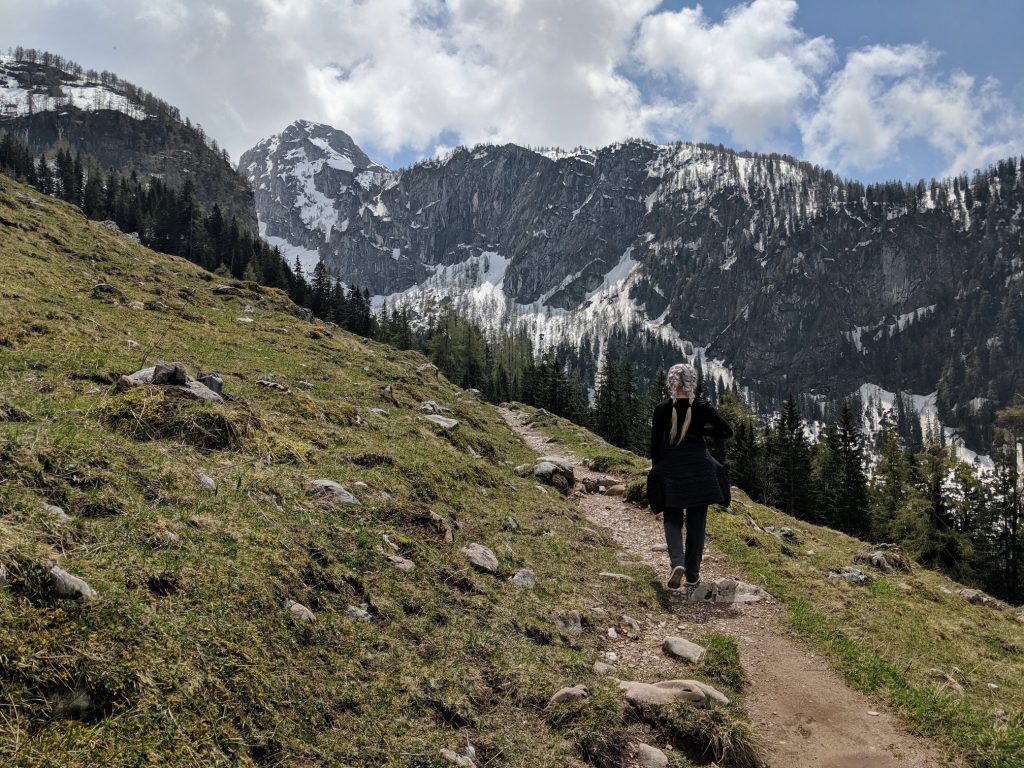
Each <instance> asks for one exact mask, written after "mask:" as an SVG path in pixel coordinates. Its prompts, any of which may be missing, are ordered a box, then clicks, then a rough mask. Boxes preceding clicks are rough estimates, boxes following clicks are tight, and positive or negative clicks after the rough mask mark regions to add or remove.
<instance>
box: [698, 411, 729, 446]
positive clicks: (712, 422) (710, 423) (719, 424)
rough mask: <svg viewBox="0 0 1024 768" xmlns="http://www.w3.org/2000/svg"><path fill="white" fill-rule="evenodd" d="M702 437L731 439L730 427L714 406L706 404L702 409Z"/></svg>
mask: <svg viewBox="0 0 1024 768" xmlns="http://www.w3.org/2000/svg"><path fill="white" fill-rule="evenodd" d="M703 432H704V435H705V437H714V438H718V439H721V440H724V439H725V438H728V437H732V427H730V426H729V424H728V423H727V422H726V420H725V419H723V418H722V417H721V416H720V415H719V413H718V411H716V410H715V408H714V406H713V405H711V404H708V405H706V406H705V407H704V430H703Z"/></svg>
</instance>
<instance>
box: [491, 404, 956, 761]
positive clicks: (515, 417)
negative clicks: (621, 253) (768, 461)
mask: <svg viewBox="0 0 1024 768" xmlns="http://www.w3.org/2000/svg"><path fill="white" fill-rule="evenodd" d="M500 410H501V415H502V417H503V418H504V419H505V421H506V422H507V423H508V425H509V426H510V427H511V428H512V430H513V431H515V432H516V433H517V434H519V435H520V436H521V437H522V438H523V440H524V441H525V442H526V443H527V444H528V445H529V446H530V447H531V448H533V449H534V450H536V451H539V452H540V453H542V454H546V455H550V456H558V457H561V458H563V459H565V460H567V461H569V462H571V463H572V465H573V467H574V470H575V473H576V479H577V481H580V480H584V479H598V478H614V477H615V476H614V475H613V474H611V473H597V472H593V471H591V470H589V469H587V468H586V467H585V466H584V464H583V462H582V461H581V460H580V458H579V457H578V456H576V455H574V454H572V453H571V452H569V451H566V450H565V449H564V448H562V447H561V446H559V445H558V444H557V443H549V442H547V441H546V438H545V437H544V436H543V435H542V434H541V433H540V432H538V431H537V430H535V429H533V428H532V427H530V426H529V425H527V424H524V423H523V422H522V421H521V420H520V414H517V413H516V412H514V411H511V410H508V409H500ZM573 496H574V497H575V499H576V502H577V503H578V504H579V506H580V508H581V509H582V511H583V513H584V515H585V516H586V518H587V519H588V520H589V521H591V522H592V523H594V524H595V525H599V526H602V527H604V528H606V529H607V530H609V531H610V532H611V534H612V536H613V537H614V539H615V541H616V542H617V544H618V546H619V547H620V549H621V550H622V551H623V552H624V553H627V554H628V555H632V556H634V557H635V558H639V560H641V561H642V562H643V563H645V564H646V565H649V566H650V567H651V569H652V570H653V571H654V572H655V573H656V574H658V577H659V579H660V580H661V581H662V582H664V580H665V579H666V578H667V576H668V570H669V568H668V555H667V554H666V553H665V552H664V551H660V550H663V549H664V543H665V537H664V532H663V529H662V522H661V516H660V515H659V516H655V515H652V514H651V513H650V511H648V510H646V509H641V508H639V507H636V506H634V505H632V504H629V503H627V502H626V501H625V500H624V499H623V498H622V497H621V496H611V495H604V494H600V493H583V494H580V493H578V492H574V493H573ZM715 514H716V513H715V512H714V511H712V513H711V514H710V515H709V517H708V536H707V538H708V544H707V546H706V548H705V553H704V563H703V566H702V569H701V578H702V579H703V580H707V579H718V578H726V577H730V578H734V577H735V575H734V574H733V573H732V572H731V569H730V564H729V561H728V560H727V559H726V558H725V557H724V556H723V555H722V554H721V553H719V552H718V551H717V550H716V549H715V547H714V537H715V524H714V516H715ZM719 514H720V513H719ZM671 613H672V616H673V617H674V619H673V620H678V623H677V624H674V625H669V626H665V627H663V628H662V627H644V628H643V631H642V632H641V633H640V636H639V639H628V638H620V639H619V640H617V641H616V642H615V646H614V650H615V652H616V653H617V655H618V657H619V660H618V662H617V666H619V667H621V668H624V669H630V670H632V671H634V672H644V673H647V674H650V675H653V676H655V677H664V676H666V675H672V676H678V666H676V664H677V662H673V661H672V660H670V659H667V658H666V657H665V656H664V654H663V653H662V651H661V643H662V641H663V639H664V637H665V636H666V635H671V634H682V635H684V636H685V635H688V634H699V632H700V631H701V630H709V631H714V632H719V633H721V634H724V635H729V636H731V637H733V638H735V639H736V641H737V644H738V646H739V650H740V659H741V663H742V664H743V667H744V669H745V670H746V673H747V677H748V678H749V684H748V686H747V689H746V692H745V697H744V701H745V705H746V708H747V711H748V712H749V714H750V719H751V723H752V724H753V726H754V729H755V730H756V731H757V733H758V734H759V736H760V738H761V739H762V741H763V744H764V746H765V751H766V755H765V756H766V758H767V760H768V764H769V765H770V766H772V768H939V766H947V765H956V763H954V762H951V761H949V760H947V759H945V758H944V757H943V756H942V754H941V751H940V750H939V749H937V748H936V747H935V746H934V745H931V744H929V743H928V742H926V741H925V740H923V739H921V738H919V737H916V736H913V735H911V734H909V733H908V732H907V731H906V729H905V728H904V727H903V726H902V725H901V724H900V722H899V721H898V719H897V718H896V716H895V715H893V714H892V713H890V712H887V711H886V710H885V709H884V708H882V706H881V705H880V704H879V703H877V702H873V701H872V700H871V699H869V698H868V697H867V696H866V695H864V694H862V693H860V692H858V691H854V690H852V689H851V688H849V687H848V686H847V685H846V684H845V683H844V682H843V681H842V679H841V678H840V677H839V675H838V674H837V673H836V672H835V671H834V670H833V669H832V668H831V667H830V666H829V664H828V662H827V661H826V660H825V659H824V658H822V657H821V656H819V655H817V654H815V653H814V652H812V651H810V650H808V649H807V648H806V647H804V646H803V645H801V644H800V643H799V642H797V641H796V640H794V639H792V638H791V637H790V636H788V635H787V634H786V633H785V631H784V630H783V629H782V626H781V618H782V616H783V614H784V608H783V607H782V606H781V605H780V604H779V603H777V602H776V601H774V600H767V601H763V602H756V603H744V604H710V603H692V602H688V601H686V600H685V599H684V598H683V594H682V593H681V592H673V593H671Z"/></svg>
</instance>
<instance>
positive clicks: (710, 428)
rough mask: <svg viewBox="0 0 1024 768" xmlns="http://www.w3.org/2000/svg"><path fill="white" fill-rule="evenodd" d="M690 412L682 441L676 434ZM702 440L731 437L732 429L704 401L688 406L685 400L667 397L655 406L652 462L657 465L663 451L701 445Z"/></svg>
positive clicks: (696, 401)
mask: <svg viewBox="0 0 1024 768" xmlns="http://www.w3.org/2000/svg"><path fill="white" fill-rule="evenodd" d="M673 407H675V411H676V419H675V424H676V428H675V432H672V409H673ZM688 410H689V411H690V414H689V416H690V419H689V421H690V423H689V425H688V426H687V428H686V435H685V437H684V438H683V440H682V441H680V440H679V435H680V433H681V432H682V431H683V426H684V425H685V424H686V416H687V411H688ZM705 437H713V438H727V437H732V428H731V427H730V426H729V425H728V424H727V423H726V422H725V420H724V419H723V418H722V417H721V416H719V415H718V411H716V410H715V408H714V407H713V406H712V405H711V404H710V403H709V402H708V401H707V400H695V401H694V402H693V405H692V406H691V405H690V402H689V400H687V399H686V398H677V399H676V400H675V401H674V406H673V400H672V399H671V398H666V399H665V400H662V401H661V402H660V403H658V404H657V405H656V406H655V407H654V415H653V417H652V419H651V461H652V462H653V463H655V464H657V463H658V462H659V461H660V460H661V457H662V454H663V452H664V451H665V450H672V449H673V448H674V447H676V445H677V444H678V445H679V446H682V445H684V444H694V443H700V444H703V442H704V438H705Z"/></svg>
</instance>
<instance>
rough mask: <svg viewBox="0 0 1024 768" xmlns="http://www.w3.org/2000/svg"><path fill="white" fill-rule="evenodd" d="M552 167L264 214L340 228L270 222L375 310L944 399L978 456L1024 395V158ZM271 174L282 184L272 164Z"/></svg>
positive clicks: (764, 389)
mask: <svg viewBox="0 0 1024 768" xmlns="http://www.w3.org/2000/svg"><path fill="white" fill-rule="evenodd" d="M310 125H313V124H310V123H306V124H303V125H300V124H293V125H292V126H290V128H289V129H288V130H291V131H292V132H293V136H298V135H299V134H301V133H302V132H303V130H308V127H309V126H310ZM304 126H305V127H304ZM316 130H317V131H319V132H321V133H323V134H326V135H330V133H329V132H330V130H333V129H330V127H329V126H323V125H320V126H319V127H318V128H316ZM339 134H340V135H341V136H343V137H344V140H346V141H347V142H349V143H350V142H351V139H350V138H349V137H348V136H347V134H343V133H341V132H339ZM339 140H340V139H339ZM261 147H262V149H261V150H260V152H256V153H254V152H253V151H250V152H248V153H246V154H245V155H243V163H242V164H241V166H240V167H241V168H242V170H243V172H245V173H247V174H250V175H251V178H252V180H253V184H254V186H256V187H257V188H259V186H260V185H261V184H264V183H268V184H269V183H270V181H269V180H268V179H267V178H266V177H265V176H264V175H262V174H261V169H262V168H263V163H264V162H266V160H267V159H268V157H266V156H265V155H266V154H267V153H266V149H267V145H266V144H265V143H264V144H261ZM549 155H550V156H546V155H544V154H542V153H538V152H535V151H533V150H529V149H526V148H522V147H516V146H515V145H504V146H492V145H482V146H478V147H474V148H472V149H468V148H457V149H456V150H453V151H452V152H451V153H449V154H448V155H446V156H444V157H442V158H439V159H435V160H427V161H423V162H422V163H418V164H416V165H413V166H411V167H410V168H407V169H403V170H401V171H393V172H387V173H384V172H382V171H380V172H378V175H377V176H375V178H374V179H373V180H370V179H368V178H367V179H365V180H366V182H367V183H366V184H359V183H353V181H352V179H351V178H348V179H345V178H341V179H336V178H334V177H335V176H336V174H333V173H332V171H331V170H330V169H329V168H324V167H321V168H320V170H319V171H318V172H317V173H314V174H312V175H309V176H308V177H307V178H305V179H304V180H303V184H304V185H305V186H304V187H303V189H304V190H306V191H304V192H302V193H299V192H297V191H296V190H295V189H292V190H288V189H284V188H278V189H276V190H274V191H272V192H270V193H268V194H266V195H264V196H262V197H261V198H260V200H259V201H258V206H257V207H258V209H259V215H260V217H261V221H263V222H265V223H266V222H274V221H277V220H279V219H283V218H284V217H286V216H288V215H291V214H290V213H289V212H290V211H291V210H292V209H293V208H294V207H295V206H294V203H295V200H296V199H297V196H298V195H299V194H306V195H307V196H309V195H311V194H312V191H310V190H315V191H316V192H317V193H318V194H322V195H324V198H325V199H326V200H330V201H333V203H334V206H333V208H334V213H335V214H336V223H337V225H338V226H331V227H329V228H327V229H320V230H313V229H312V228H310V227H308V226H301V224H296V225H295V226H294V227H293V228H291V229H289V230H287V231H284V230H282V231H278V230H276V229H274V228H273V226H270V227H267V228H266V233H267V234H268V235H277V236H280V238H281V240H280V242H279V244H280V245H281V247H282V248H283V250H285V251H288V248H289V243H291V244H292V247H300V248H301V249H303V251H304V252H305V254H306V256H307V257H308V258H310V259H311V260H312V259H313V258H315V259H323V260H324V261H325V263H326V264H327V265H328V266H329V267H330V268H331V269H332V271H334V272H335V273H336V274H338V275H339V276H340V277H341V279H343V280H346V281H353V282H356V283H358V284H361V285H362V284H365V285H369V286H370V288H371V290H372V291H373V292H374V293H376V294H377V296H378V299H377V301H378V303H381V302H384V301H390V302H392V303H405V304H408V305H411V306H412V307H413V308H414V309H417V310H420V311H423V310H425V309H426V307H427V304H428V303H429V302H436V301H439V300H445V299H447V300H451V301H453V302H454V303H455V304H456V306H458V307H460V309H462V310H463V311H465V312H466V313H467V314H470V315H475V316H477V318H478V319H480V320H481V321H482V322H484V323H485V324H487V325H491V326H492V327H494V326H497V325H501V324H503V323H507V322H510V321H511V322H526V323H528V324H531V325H532V327H533V328H534V330H535V338H536V339H537V340H538V341H540V339H541V334H543V339H544V341H545V342H546V343H547V344H551V345H555V346H556V347H558V348H560V349H564V350H565V351H566V353H567V354H569V355H570V357H571V354H572V353H571V348H572V347H573V346H574V345H579V343H580V340H581V339H582V338H583V337H584V336H585V335H587V334H590V335H591V336H592V337H593V338H594V339H595V340H597V341H600V339H601V338H602V337H603V336H604V335H606V334H607V333H608V330H609V327H613V326H618V327H627V326H629V325H637V326H640V327H644V328H647V329H649V330H651V331H653V332H655V333H658V334H661V335H663V336H664V337H665V338H666V339H667V340H668V341H670V342H672V343H673V344H674V345H675V346H676V347H677V348H680V349H683V348H686V347H687V343H688V342H689V343H690V344H692V346H693V347H696V348H702V349H704V350H705V351H707V350H708V348H710V350H711V351H713V355H712V354H707V355H706V356H707V357H708V358H712V357H714V358H718V359H719V361H720V362H721V363H725V364H726V365H727V366H728V368H729V369H730V370H731V372H732V373H733V374H734V375H735V376H736V377H737V378H738V380H739V381H740V382H741V383H742V384H743V385H744V386H747V387H752V388H754V389H757V390H759V391H760V392H761V393H762V394H764V395H766V396H769V397H776V398H777V397H779V395H778V393H779V391H780V390H783V391H784V390H785V389H787V388H793V389H797V390H800V391H803V392H809V393H812V394H819V395H825V396H826V397H830V398H837V397H843V396H845V395H846V394H848V393H850V392H853V391H856V390H857V389H858V388H859V387H860V386H861V385H862V384H864V383H866V382H875V383H878V384H880V385H882V386H884V387H885V388H886V389H889V390H891V391H897V390H902V391H910V392H917V393H921V394H924V393H930V392H935V391H938V393H939V394H938V401H939V409H940V412H941V415H942V417H943V419H944V420H945V421H946V423H947V424H951V425H953V426H955V427H956V428H958V429H961V430H963V431H966V432H967V433H969V440H970V441H971V442H973V443H974V445H975V446H976V447H985V444H986V438H985V434H986V433H985V430H984V429H975V420H976V419H977V420H978V421H980V422H984V423H989V422H990V421H991V418H992V413H994V410H996V409H997V408H998V407H999V406H1001V405H1005V404H1007V403H1008V402H1010V400H1011V398H1012V395H1013V392H1015V391H1018V390H1019V389H1020V386H1021V382H1022V381H1024V338H1022V336H1021V334H1020V333H1019V332H1018V331H1016V330H1015V329H1016V328H1019V327H1024V296H1022V291H1021V286H1022V283H1021V277H1022V276H1024V270H1022V268H1021V264H1022V262H1021V256H1022V255H1024V243H1022V241H1021V237H1020V233H1021V228H1020V210H1021V209H1020V206H1021V204H1022V201H1024V178H1022V176H1021V174H1020V172H1019V166H1018V164H1017V161H1016V159H1015V158H1011V159H1010V160H1006V161H1002V162H1000V163H998V164H997V165H995V166H993V167H992V168H990V169H988V170H987V171H985V172H984V173H981V174H979V175H978V176H977V177H976V178H975V179H973V180H968V179H967V178H966V177H955V178H953V179H948V180H944V181H942V182H938V181H935V182H932V183H929V184H925V183H924V182H919V183H918V184H917V185H916V186H912V185H904V184H880V185H871V186H866V187H865V186H864V185H862V184H860V183H858V182H854V181H848V180H843V179H841V178H839V177H838V176H836V175H835V174H833V173H831V172H830V171H827V170H824V169H820V168H817V167H815V166H813V165H811V164H809V163H802V162H800V161H796V160H794V159H792V158H789V157H788V156H781V155H758V154H748V155H744V153H736V152H733V151H731V150H727V149H724V148H719V147H713V146H710V145H697V144H685V143H679V144H671V145H656V144H652V143H650V142H646V141H640V140H637V141H632V142H624V143H621V144H616V145H611V146H609V147H606V148H602V149H600V150H597V151H596V152H594V151H591V150H576V151H571V152H564V151H553V152H549ZM274 162H275V167H279V168H280V169H283V171H281V172H284V173H286V174H287V173H288V172H289V171H288V169H289V167H290V165H289V159H288V158H287V157H285V156H284V155H283V154H279V156H277V157H275V158H274ZM318 184H319V185H323V186H324V189H323V190H322V189H320V188H319V187H318ZM331 185H333V186H331ZM326 189H331V190H332V191H331V194H327V192H325V191H324V190H326ZM332 195H336V197H335V196H332ZM322 202H324V200H321V203H322ZM289 237H292V238H293V240H298V241H300V242H293V241H292V240H289V239H288V238H289ZM485 261H486V262H487V263H486V264H485V263H484V262H485ZM491 264H497V265H498V266H497V268H496V269H494V268H492V267H491V266H490V265H491ZM951 334H952V335H951ZM951 346H953V347H956V350H955V351H951V350H950V349H949V348H950V347H951ZM598 347H600V344H598ZM979 398H982V399H983V400H984V401H985V402H987V403H990V404H991V406H988V405H984V404H983V405H982V407H981V410H982V411H985V408H988V411H985V412H981V413H979V408H978V403H979V402H980V401H979Z"/></svg>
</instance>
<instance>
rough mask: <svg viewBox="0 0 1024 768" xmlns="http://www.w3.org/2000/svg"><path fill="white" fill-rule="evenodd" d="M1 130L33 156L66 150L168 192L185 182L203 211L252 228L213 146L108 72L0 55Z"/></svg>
mask: <svg viewBox="0 0 1024 768" xmlns="http://www.w3.org/2000/svg"><path fill="white" fill-rule="evenodd" d="M0 132H7V133H10V134H12V135H14V136H15V137H17V138H19V139H21V140H22V141H24V142H25V143H27V144H28V145H29V146H30V147H31V149H32V151H33V152H34V153H35V154H37V155H38V154H41V153H43V152H47V151H50V150H51V149H54V148H57V147H61V146H65V147H68V148H70V149H71V150H72V151H75V150H81V151H82V152H85V153H88V154H90V155H92V156H93V157H94V158H96V160H97V161H99V163H100V165H102V166H103V167H104V168H105V169H108V170H116V171H119V172H121V173H123V174H125V175H128V174H130V173H132V172H135V173H137V174H138V175H139V176H140V177H141V178H146V177H149V176H158V177H160V178H161V179H163V180H164V181H165V182H167V183H169V184H171V185H172V186H181V185H182V184H184V182H185V180H186V179H190V180H191V181H192V183H193V185H194V187H195V191H196V198H197V199H198V200H199V201H200V202H201V203H203V204H204V205H205V206H206V207H212V206H213V204H215V203H216V204H218V205H219V206H220V207H221V210H222V211H223V213H224V215H225V216H228V217H229V218H230V217H232V216H234V217H236V218H237V219H238V221H239V222H240V223H241V224H243V226H248V227H249V228H250V229H251V230H252V231H253V232H255V230H256V210H255V205H254V202H253V196H252V190H251V188H250V187H249V184H248V183H247V182H246V180H245V179H244V178H242V177H241V176H240V175H239V174H238V173H237V172H236V171H235V169H234V168H232V167H231V163H230V162H229V161H228V159H227V158H226V156H225V155H224V154H223V153H222V152H221V151H220V150H218V148H217V146H216V143H215V142H213V141H212V140H210V139H208V137H206V135H205V134H204V133H203V131H202V129H201V128H199V127H198V126H194V125H192V123H191V122H190V121H188V120H184V119H182V117H181V114H180V112H179V111H178V110H177V109H176V108H174V107H172V106H171V105H169V104H167V103H166V102H164V101H162V100H161V99H159V98H157V97H155V96H154V95H153V94H151V93H149V92H147V91H144V90H143V89H141V88H139V87H138V86H135V85H132V84H131V83H128V82H126V81H124V80H121V79H120V78H118V77H117V76H116V75H113V74H112V73H110V72H102V73H99V72H95V71H89V70H83V69H82V67H80V66H79V65H77V64H75V63H74V62H70V61H67V60H65V59H63V58H62V57H59V56H55V55H53V54H49V53H43V52H40V51H34V50H29V51H25V50H22V49H19V50H18V53H17V54H16V55H14V56H0Z"/></svg>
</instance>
